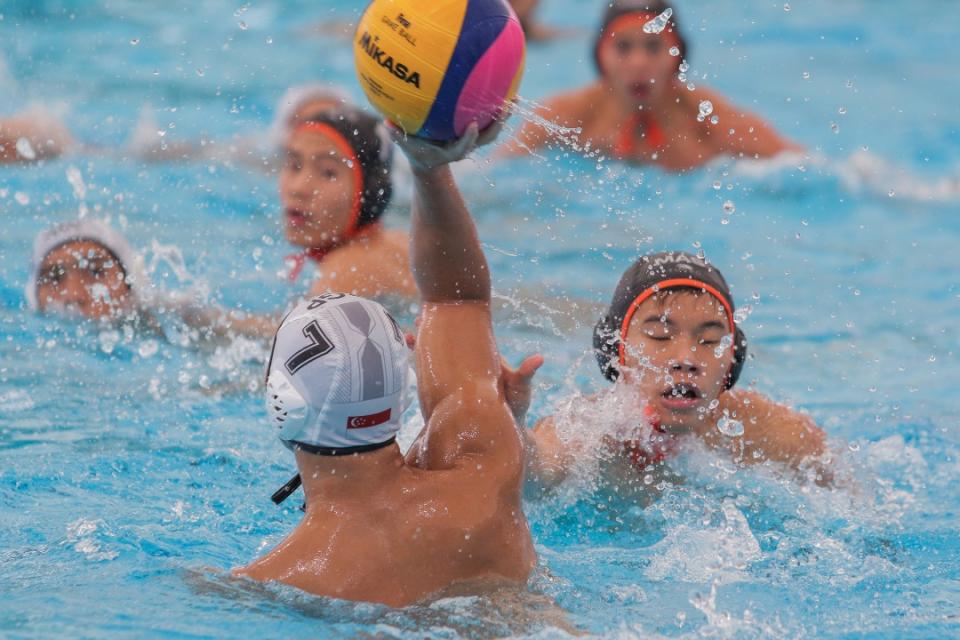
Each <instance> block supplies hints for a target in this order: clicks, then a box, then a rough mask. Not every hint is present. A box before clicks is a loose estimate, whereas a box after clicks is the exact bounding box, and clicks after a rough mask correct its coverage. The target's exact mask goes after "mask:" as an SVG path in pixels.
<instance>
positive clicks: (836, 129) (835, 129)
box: [830, 122, 840, 133]
mask: <svg viewBox="0 0 960 640" xmlns="http://www.w3.org/2000/svg"><path fill="white" fill-rule="evenodd" d="M830 131H833V132H834V133H840V125H838V124H837V123H836V122H831V123H830Z"/></svg>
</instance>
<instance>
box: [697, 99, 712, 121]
mask: <svg viewBox="0 0 960 640" xmlns="http://www.w3.org/2000/svg"><path fill="white" fill-rule="evenodd" d="M711 113H713V103H712V102H710V101H709V100H701V101H700V113H699V114H697V120H699V121H700V122H703V121H704V120H705V119H706V118H707V116H709V115H710V114H711Z"/></svg>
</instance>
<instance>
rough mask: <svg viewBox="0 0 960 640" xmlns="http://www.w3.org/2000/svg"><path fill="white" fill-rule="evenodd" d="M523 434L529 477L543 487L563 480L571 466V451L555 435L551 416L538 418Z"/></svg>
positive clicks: (554, 423) (548, 486) (554, 426)
mask: <svg viewBox="0 0 960 640" xmlns="http://www.w3.org/2000/svg"><path fill="white" fill-rule="evenodd" d="M524 436H525V444H526V447H527V474H528V475H529V477H530V478H531V479H532V480H533V481H534V482H536V483H537V484H539V485H540V486H541V487H543V488H550V487H554V486H556V485H558V484H560V483H561V482H563V480H564V478H566V477H567V473H569V471H570V468H571V467H572V466H573V452H572V451H571V450H570V447H569V445H567V444H565V443H563V442H561V440H560V437H559V436H558V435H557V425H556V421H555V419H554V418H553V416H549V417H546V418H542V419H541V420H539V421H538V422H537V424H536V425H534V427H533V429H527V430H525V431H524Z"/></svg>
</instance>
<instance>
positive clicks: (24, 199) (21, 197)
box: [13, 191, 30, 206]
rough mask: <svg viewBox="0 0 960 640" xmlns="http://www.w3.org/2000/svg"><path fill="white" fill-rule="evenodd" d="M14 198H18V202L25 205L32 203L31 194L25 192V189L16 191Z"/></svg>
mask: <svg viewBox="0 0 960 640" xmlns="http://www.w3.org/2000/svg"><path fill="white" fill-rule="evenodd" d="M13 199H14V200H16V201H17V202H18V203H20V204H22V205H23V206H27V205H28V204H30V196H28V195H27V194H25V193H24V192H23V191H17V192H16V193H14V194H13Z"/></svg>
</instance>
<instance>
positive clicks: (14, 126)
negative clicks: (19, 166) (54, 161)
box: [0, 111, 76, 164]
mask: <svg viewBox="0 0 960 640" xmlns="http://www.w3.org/2000/svg"><path fill="white" fill-rule="evenodd" d="M21 139H22V140H25V141H26V142H28V143H29V145H27V148H25V149H24V150H25V151H27V153H28V154H29V153H30V151H32V157H31V155H23V154H22V153H21V150H20V149H18V148H17V142H18V141H20V140H21ZM75 144H76V141H75V140H74V139H73V136H72V135H71V134H70V131H69V130H68V129H67V127H66V125H64V124H63V123H62V122H60V120H58V119H57V118H55V117H54V116H53V115H51V114H49V113H46V112H44V111H40V112H36V113H31V112H29V111H24V112H21V113H18V114H16V115H14V116H10V117H8V118H0V164H12V163H28V162H36V161H39V160H45V159H49V158H56V157H57V156H60V155H62V154H63V153H64V152H66V151H67V150H69V149H70V147H72V146H74V145H75Z"/></svg>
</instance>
